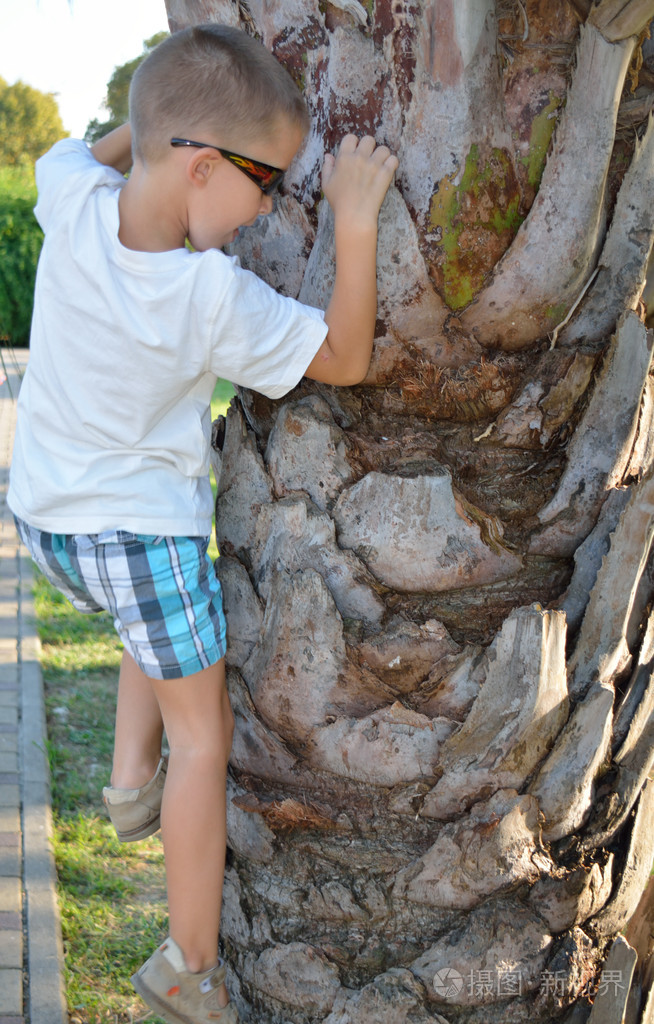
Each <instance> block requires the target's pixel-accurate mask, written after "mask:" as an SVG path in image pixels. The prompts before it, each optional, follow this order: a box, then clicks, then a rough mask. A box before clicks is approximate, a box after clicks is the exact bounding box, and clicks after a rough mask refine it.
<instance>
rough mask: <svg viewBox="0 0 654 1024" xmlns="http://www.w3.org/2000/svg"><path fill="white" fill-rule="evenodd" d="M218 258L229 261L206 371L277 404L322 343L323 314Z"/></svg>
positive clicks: (299, 377) (324, 327)
mask: <svg viewBox="0 0 654 1024" xmlns="http://www.w3.org/2000/svg"><path fill="white" fill-rule="evenodd" d="M221 255H222V254H221ZM223 258H227V259H229V262H230V274H229V277H230V279H229V281H228V284H227V288H226V290H225V292H224V293H223V301H221V302H220V303H219V304H218V308H217V311H216V316H215V320H214V323H213V329H212V337H213V346H212V352H211V366H210V369H211V370H212V372H213V373H215V374H216V375H217V376H218V377H222V378H224V379H226V380H229V381H231V382H232V383H233V384H238V385H240V386H241V387H246V388H251V389H252V390H253V391H260V392H261V393H262V394H264V395H267V396H268V398H281V397H282V396H283V395H285V394H286V393H287V392H288V391H290V390H291V388H294V387H295V385H296V384H298V382H299V381H300V380H301V378H302V377H303V376H304V374H305V372H306V370H307V367H308V366H309V364H310V362H311V361H312V359H313V357H314V356H315V354H316V353H317V351H318V349H319V348H320V346H321V344H322V342H323V341H324V340H325V338H326V336H327V324H326V323H325V314H324V312H323V311H322V310H321V309H315V308H314V307H313V306H305V305H304V304H303V303H301V302H298V301H297V300H296V299H292V298H289V297H288V296H286V295H280V294H279V292H276V291H275V289H274V288H271V287H270V285H268V284H266V283H265V281H262V280H261V278H259V277H257V275H256V274H253V273H252V272H251V271H249V270H244V269H243V268H242V267H240V266H239V264H238V261H237V260H236V259H235V258H233V257H223Z"/></svg>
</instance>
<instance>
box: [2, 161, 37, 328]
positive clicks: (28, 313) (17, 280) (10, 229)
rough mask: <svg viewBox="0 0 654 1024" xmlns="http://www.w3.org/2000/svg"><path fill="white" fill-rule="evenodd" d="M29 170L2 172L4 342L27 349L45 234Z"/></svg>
mask: <svg viewBox="0 0 654 1024" xmlns="http://www.w3.org/2000/svg"><path fill="white" fill-rule="evenodd" d="M35 202H36V187H35V185H34V177H33V174H32V172H31V169H29V168H13V167H4V168H0V341H2V342H3V343H4V342H6V341H10V342H11V343H12V344H13V345H27V343H28V340H29V332H30V321H31V318H32V296H33V292H34V279H35V276H36V264H37V262H38V258H39V252H40V250H41V243H42V241H43V232H42V231H41V228H40V227H39V225H38V223H37V221H36V218H35V216H34V214H33V212H32V210H33V207H34V204H35Z"/></svg>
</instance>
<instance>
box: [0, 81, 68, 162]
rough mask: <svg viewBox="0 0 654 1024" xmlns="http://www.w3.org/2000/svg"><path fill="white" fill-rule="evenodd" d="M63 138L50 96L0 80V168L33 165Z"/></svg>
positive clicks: (25, 86) (59, 121) (26, 86)
mask: <svg viewBox="0 0 654 1024" xmlns="http://www.w3.org/2000/svg"><path fill="white" fill-rule="evenodd" d="M66 135H68V132H67V131H66V130H65V129H64V126H63V122H62V120H61V116H60V114H59V107H58V105H57V100H56V98H55V96H54V94H53V93H51V92H48V93H46V92H40V91H39V90H38V89H33V88H32V86H31V85H26V84H25V83H24V82H20V81H19V82H15V83H14V84H13V85H9V84H8V83H7V82H6V81H5V80H4V78H0V166H5V167H6V166H10V167H11V166H16V165H19V164H22V163H33V162H34V161H35V160H38V158H39V157H40V156H42V155H43V153H45V152H46V151H47V150H48V149H50V147H51V146H52V145H54V143H55V142H56V141H57V139H61V138H64V137H65V136H66Z"/></svg>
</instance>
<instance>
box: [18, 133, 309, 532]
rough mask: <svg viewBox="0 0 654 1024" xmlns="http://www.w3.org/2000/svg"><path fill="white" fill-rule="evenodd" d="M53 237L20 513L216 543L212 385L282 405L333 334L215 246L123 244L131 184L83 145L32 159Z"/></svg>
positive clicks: (55, 524)
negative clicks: (238, 388) (123, 205)
mask: <svg viewBox="0 0 654 1024" xmlns="http://www.w3.org/2000/svg"><path fill="white" fill-rule="evenodd" d="M36 180H37V186H38V192H39V199H38V203H37V206H36V209H35V213H36V216H37V219H38V220H39V223H40V224H41V226H42V227H43V230H44V231H45V242H44V246H43V251H42V254H41V259H40V261H39V267H38V272H37V282H36V293H35V304H34V316H33V322H32V335H31V342H30V360H29V366H28V370H27V373H26V375H25V379H24V381H23V385H22V388H21V392H20V398H19V402H18V421H17V430H16V441H15V447H14V455H13V460H12V467H11V482H10V489H9V495H8V502H9V506H10V508H11V509H12V511H13V512H15V513H16V515H18V516H19V517H20V518H21V519H24V520H26V521H27V522H28V523H30V524H31V525H33V526H35V527H37V528H39V529H42V530H46V531H48V532H49V533H69V534H72V533H100V532H102V531H104V530H111V529H124V530H129V531H132V532H134V533H148V534H163V535H166V536H208V535H209V534H210V532H211V513H212V496H211V488H210V484H209V443H210V441H209V438H210V429H211V422H210V420H211V416H210V409H209V402H210V399H211V395H212V393H213V389H214V385H215V381H216V378H217V377H223V378H225V379H227V380H229V381H232V382H233V383H235V384H240V385H243V386H244V387H247V388H252V389H253V390H255V391H260V392H262V393H263V394H265V395H268V396H269V397H270V398H280V397H281V396H282V395H284V394H286V392H287V391H289V390H290V389H291V388H293V387H294V386H295V385H296V384H297V383H298V381H299V380H300V378H301V377H302V376H303V374H304V372H305V370H306V369H307V367H308V365H309V363H310V362H311V360H312V359H313V357H314V355H315V354H316V352H317V351H318V349H319V347H320V345H321V343H322V341H323V340H324V338H325V336H326V334H327V327H326V324H325V322H324V314H323V312H322V311H321V310H318V309H312V308H311V307H308V306H304V305H302V304H301V303H299V302H297V301H295V300H294V299H290V298H287V297H285V296H282V295H279V294H278V293H277V292H276V291H274V290H273V289H272V288H270V287H269V286H268V285H267V284H265V283H264V282H263V281H262V280H261V279H260V278H258V277H257V276H256V275H255V274H252V273H250V272H249V271H247V270H243V269H242V268H241V267H240V266H239V263H238V260H237V259H236V258H234V257H229V256H226V255H225V254H224V253H223V252H221V251H219V250H217V249H211V250H208V251H207V252H204V253H191V252H189V251H187V250H186V249H176V250H174V251H171V252H162V253H144V252H134V251H132V250H130V249H126V248H125V247H124V246H123V245H122V244H121V243H120V242H119V240H118V227H119V220H118V196H119V192H120V189H121V187H122V186H123V185H124V183H125V180H124V178H123V177H122V175H121V174H119V173H118V172H117V171H114V170H113V169H111V168H108V167H104V166H103V165H102V164H99V163H97V161H96V160H95V159H94V158H93V156H92V155H91V153H90V151H89V149H88V148H87V146H86V145H85V144H84V143H83V142H78V141H75V140H70V139H66V140H63V141H62V142H59V143H57V144H56V145H55V146H54V147H53V149H52V150H50V152H49V153H47V154H46V155H45V156H44V157H42V158H41V159H40V160H39V161H38V163H37V165H36Z"/></svg>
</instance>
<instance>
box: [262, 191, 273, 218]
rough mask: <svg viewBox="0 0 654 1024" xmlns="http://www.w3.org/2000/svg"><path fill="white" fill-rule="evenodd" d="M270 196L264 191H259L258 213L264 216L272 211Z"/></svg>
mask: <svg viewBox="0 0 654 1024" xmlns="http://www.w3.org/2000/svg"><path fill="white" fill-rule="evenodd" d="M273 205H274V204H273V199H272V196H267V195H266V194H265V193H264V192H262V193H261V206H260V207H259V211H260V215H261V216H262V217H266V216H267V215H268V214H269V213H272V208H273Z"/></svg>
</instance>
